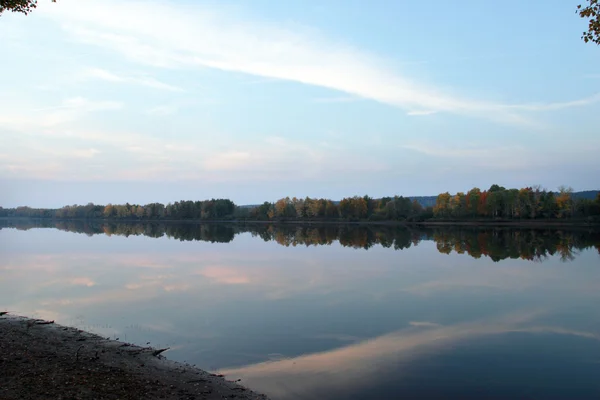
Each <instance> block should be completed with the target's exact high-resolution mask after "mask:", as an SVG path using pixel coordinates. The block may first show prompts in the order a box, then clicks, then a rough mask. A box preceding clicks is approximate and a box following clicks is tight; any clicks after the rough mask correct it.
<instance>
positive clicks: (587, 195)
mask: <svg viewBox="0 0 600 400" xmlns="http://www.w3.org/2000/svg"><path fill="white" fill-rule="evenodd" d="M554 193H555V194H556V193H557V192H554ZM598 193H600V191H598V190H584V191H581V192H573V194H572V195H571V196H572V197H573V199H587V200H594V199H595V198H596V196H598ZM408 198H409V199H411V200H416V201H418V202H419V204H421V205H422V206H423V207H433V206H435V202H436V200H437V196H408ZM333 203H334V204H336V205H337V204H339V203H340V202H339V200H334V201H333ZM258 206H260V204H247V205H243V206H239V207H240V208H254V207H258Z"/></svg>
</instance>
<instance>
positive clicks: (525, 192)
mask: <svg viewBox="0 0 600 400" xmlns="http://www.w3.org/2000/svg"><path fill="white" fill-rule="evenodd" d="M587 197H589V195H588V194H586V195H585V196H578V197H576V196H574V195H573V189H572V188H570V187H565V186H561V187H560V188H558V192H556V193H554V192H549V191H546V190H542V189H541V188H540V187H526V188H522V189H506V188H504V187H502V186H498V185H492V186H491V187H490V188H489V189H488V190H486V191H483V192H482V191H481V190H480V189H479V188H473V189H471V190H470V191H469V192H468V193H467V194H466V195H465V194H464V193H460V192H459V193H457V194H455V195H451V194H450V193H448V192H446V193H442V194H440V195H439V196H438V198H437V201H436V204H435V206H434V207H433V212H434V216H435V217H436V218H438V219H448V220H465V219H472V218H477V219H489V218H492V219H502V220H523V219H539V218H544V219H571V218H594V217H597V216H600V198H596V199H595V200H590V199H588V198H587Z"/></svg>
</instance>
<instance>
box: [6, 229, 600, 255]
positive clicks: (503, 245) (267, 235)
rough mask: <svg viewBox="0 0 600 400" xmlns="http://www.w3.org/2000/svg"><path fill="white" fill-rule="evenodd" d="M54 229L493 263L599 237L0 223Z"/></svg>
mask: <svg viewBox="0 0 600 400" xmlns="http://www.w3.org/2000/svg"><path fill="white" fill-rule="evenodd" d="M2 228H16V229H20V230H27V229H32V228H56V229H60V230H63V231H68V232H75V233H82V234H86V235H88V236H93V235H108V236H112V235H117V236H125V237H128V236H147V237H151V238H160V237H168V238H170V239H174V240H180V241H206V242H213V243H215V242H218V243H229V242H231V241H233V240H234V238H235V236H236V235H239V234H241V233H246V232H249V233H250V234H251V235H252V236H254V237H256V238H258V239H261V240H264V241H266V242H268V241H274V242H277V243H278V244H280V245H281V246H285V247H290V246H291V247H295V246H323V245H326V246H328V245H333V244H334V243H338V244H339V245H341V246H342V247H348V248H354V249H365V250H368V249H370V248H372V247H374V246H381V247H384V248H390V249H394V250H403V249H408V248H410V247H414V246H418V245H419V244H420V243H421V242H422V241H434V242H435V244H436V248H437V250H438V251H439V252H440V253H443V254H451V253H457V254H466V255H469V256H471V257H473V258H481V257H489V258H490V259H492V260H493V261H496V262H497V261H502V260H505V259H523V260H530V261H537V262H541V261H544V260H545V259H546V258H548V257H550V256H553V255H557V256H559V257H560V258H561V259H562V260H563V261H570V260H573V259H574V258H575V256H576V255H577V253H578V252H579V251H581V250H585V249H588V248H595V249H596V250H597V251H598V253H599V254H600V232H598V231H587V230H585V231H582V230H577V231H569V230H548V229H489V228H486V229H477V228H461V229H454V228H453V229H449V228H440V227H436V228H423V227H421V228H414V227H411V228H409V227H404V226H389V225H385V226H356V225H331V224H330V225H320V226H306V225H295V226H291V225H282V224H259V225H257V224H206V223H204V224H202V223H197V224H192V223H190V224H173V223H166V222H160V221H147V222H137V223H130V222H119V221H104V220H49V219H47V220H2V221H0V229H2Z"/></svg>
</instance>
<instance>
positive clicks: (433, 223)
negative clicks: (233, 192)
mask: <svg viewBox="0 0 600 400" xmlns="http://www.w3.org/2000/svg"><path fill="white" fill-rule="evenodd" d="M0 220H5V221H19V220H20V221H48V222H53V223H57V222H69V221H85V222H89V223H93V222H100V223H107V222H110V223H122V224H149V223H150V224H151V223H169V224H185V225H188V224H189V225H192V224H195V225H202V224H231V225H300V226H319V225H354V226H407V227H438V226H444V227H474V228H505V227H511V228H516V229H519V228H531V229H545V228H549V229H555V228H556V229H558V228H592V229H599V228H600V221H585V220H574V221H573V220H571V221H569V220H548V219H544V220H542V219H540V220H463V221H452V220H427V221H343V220H311V221H302V220H201V219H179V220H178V219H146V220H139V219H120V220H119V219H95V218H94V219H87V218H60V219H59V218H37V217H0Z"/></svg>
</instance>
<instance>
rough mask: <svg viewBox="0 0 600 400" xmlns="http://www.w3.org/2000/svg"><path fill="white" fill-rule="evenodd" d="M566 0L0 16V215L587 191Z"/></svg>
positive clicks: (99, 3) (162, 0) (212, 6)
mask: <svg viewBox="0 0 600 400" xmlns="http://www.w3.org/2000/svg"><path fill="white" fill-rule="evenodd" d="M579 2H580V1H577V0H573V1H571V0H531V1H527V2H522V1H518V0H507V1H504V2H501V3H498V2H481V1H475V0H459V1H456V2H448V1H446V0H430V1H427V2H422V1H416V0H412V1H408V0H398V1H391V0H388V1H383V0H379V1H376V0H373V1H369V2H366V1H358V0H328V1H321V0H314V1H312V0H303V1H285V2H276V1H272V0H270V1H267V0H253V1H252V2H244V1H227V0H220V1H216V0H213V1H192V0H150V1H148V0H144V1H130V0H86V1H81V0H59V1H58V2H57V3H50V2H49V1H44V0H40V4H39V7H38V8H37V9H36V10H35V11H34V12H33V13H31V14H29V15H28V16H24V15H22V14H11V13H4V14H2V16H1V17H0V54H3V57H2V61H1V62H0V88H1V89H0V205H1V206H4V207H14V206H17V205H30V206H34V207H59V206H62V205H65V204H86V203H88V202H94V203H96V204H106V203H125V202H129V203H140V204H145V203H150V202H155V201H158V202H163V203H168V202H173V201H177V200H188V199H189V200H203V199H208V198H218V197H225V198H230V199H232V200H233V201H234V202H236V203H237V204H255V203H262V202H263V201H265V200H268V201H274V200H277V199H278V198H281V197H285V196H290V197H292V196H297V197H305V196H310V197H325V198H331V199H340V198H342V197H346V196H353V195H364V194H369V195H370V196H372V197H378V196H384V195H396V194H397V195H405V196H412V195H437V194H438V193H441V192H445V191H449V192H450V193H456V192H458V191H467V190H469V189H470V188H472V187H480V188H481V189H487V188H489V187H490V186H491V185H492V184H494V183H497V184H500V185H503V186H506V187H524V186H532V185H537V184H539V185H542V187H545V188H547V189H549V190H554V189H556V188H557V187H558V186H559V185H563V184H564V185H570V186H572V187H573V188H574V189H575V190H589V189H599V188H600V180H599V178H598V176H600V157H598V154H599V152H600V134H599V132H598V126H599V125H600V113H599V112H598V111H600V73H598V68H597V66H598V65H599V64H600V47H599V46H596V45H594V44H585V43H584V42H583V41H582V40H581V39H580V37H581V34H582V32H583V31H584V30H585V29H586V27H587V24H586V21H584V20H582V19H581V18H579V17H578V16H577V14H576V13H575V9H576V6H577V4H578V3H579Z"/></svg>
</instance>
